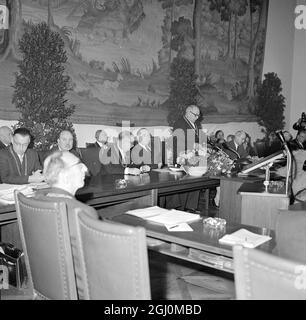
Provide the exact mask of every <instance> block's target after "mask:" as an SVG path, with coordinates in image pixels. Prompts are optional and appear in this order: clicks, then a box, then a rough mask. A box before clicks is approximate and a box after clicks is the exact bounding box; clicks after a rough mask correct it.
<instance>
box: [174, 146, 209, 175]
mask: <svg viewBox="0 0 306 320" xmlns="http://www.w3.org/2000/svg"><path fill="white" fill-rule="evenodd" d="M176 162H177V163H178V164H180V165H181V166H182V167H183V168H184V170H185V172H186V173H187V174H189V175H191V176H202V175H203V174H205V173H206V172H207V150H206V149H205V148H204V147H202V146H200V145H199V144H195V146H194V148H193V149H192V150H187V151H185V152H181V153H180V154H179V156H178V157H177V161H176Z"/></svg>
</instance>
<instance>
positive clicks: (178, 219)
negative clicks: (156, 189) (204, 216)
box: [127, 206, 200, 231]
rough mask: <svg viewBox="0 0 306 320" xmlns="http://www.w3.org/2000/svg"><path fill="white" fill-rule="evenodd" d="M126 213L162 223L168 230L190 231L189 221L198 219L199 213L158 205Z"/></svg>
mask: <svg viewBox="0 0 306 320" xmlns="http://www.w3.org/2000/svg"><path fill="white" fill-rule="evenodd" d="M127 214H130V215H133V216H136V217H139V218H142V219H145V220H147V221H151V222H155V223H159V224H163V225H165V226H166V227H167V229H168V230H169V231H192V230H193V229H192V228H191V227H190V226H189V225H188V223H189V222H192V221H196V220H198V219H200V215H198V214H193V213H188V212H185V211H179V210H174V209H172V210H167V209H163V208H160V207H158V206H155V207H149V208H144V209H136V210H130V211H127Z"/></svg>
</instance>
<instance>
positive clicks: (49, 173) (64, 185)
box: [35, 151, 98, 299]
mask: <svg viewBox="0 0 306 320" xmlns="http://www.w3.org/2000/svg"><path fill="white" fill-rule="evenodd" d="M86 172H87V167H86V166H85V165H84V163H82V162H81V161H80V159H79V158H78V157H76V156H75V155H73V154H72V153H71V152H68V151H55V152H54V153H52V154H51V155H49V156H48V157H47V158H46V160H45V162H44V176H45V179H46V182H47V183H48V184H49V185H50V188H48V189H42V190H39V191H37V193H36V195H35V198H36V199H38V200H43V201H49V202H58V201H62V202H64V203H65V204H66V206H67V212H68V215H67V220H68V225H69V234H70V240H71V248H72V256H73V262H74V270H75V274H76V283H77V287H78V295H79V299H84V297H83V293H84V280H83V279H82V276H83V273H82V267H81V259H80V255H81V253H80V252H78V249H77V245H76V244H75V239H76V237H77V236H76V234H77V232H78V228H77V225H76V219H75V213H76V209H81V210H82V211H83V212H85V213H86V214H87V215H88V216H90V217H92V218H94V219H98V214H97V212H96V210H95V209H94V208H93V207H90V206H88V205H86V204H84V203H82V202H80V201H78V200H76V199H75V197H74V195H75V193H76V191H77V190H78V189H79V188H82V187H83V186H84V178H85V174H86Z"/></svg>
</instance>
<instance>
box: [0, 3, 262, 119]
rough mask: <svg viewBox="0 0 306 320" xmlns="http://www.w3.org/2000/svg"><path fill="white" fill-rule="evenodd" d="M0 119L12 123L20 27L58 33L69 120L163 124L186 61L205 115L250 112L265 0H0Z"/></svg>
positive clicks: (259, 70) (258, 71)
mask: <svg viewBox="0 0 306 320" xmlns="http://www.w3.org/2000/svg"><path fill="white" fill-rule="evenodd" d="M3 3H5V4H6V5H7V6H8V7H9V8H10V13H11V17H10V18H11V19H10V29H9V30H8V31H3V30H0V74H1V77H0V118H1V119H16V118H18V115H17V114H16V110H15V108H14V106H13V105H12V102H11V99H12V93H13V88H12V85H13V84H14V81H15V77H14V72H15V71H17V63H18V60H19V59H20V58H21V57H20V54H19V52H18V39H19V38H20V36H21V34H22V30H23V28H24V25H25V24H26V23H28V22H29V21H30V20H31V21H32V22H34V23H37V22H40V21H46V22H48V24H49V26H50V27H51V28H52V29H53V30H56V31H58V32H60V34H61V35H62V37H63V39H64V42H65V46H66V51H67V54H68V57H69V58H68V63H67V73H68V74H69V75H70V77H71V87H72V91H71V92H70V93H69V95H68V99H69V103H71V104H74V105H75V106H76V111H75V114H74V116H73V121H74V122H83V123H101V124H112V125H114V124H116V123H120V122H121V120H130V121H131V122H132V123H134V124H135V125H166V124H167V114H168V108H169V103H167V102H168V98H169V95H170V81H171V78H170V65H171V63H172V62H173V59H175V58H176V57H181V58H185V59H187V60H189V61H194V66H195V72H196V74H198V75H199V76H198V78H197V81H196V88H197V99H198V105H199V106H200V107H201V109H202V111H203V113H204V115H217V116H218V118H226V117H227V116H229V115H231V116H234V117H235V118H236V119H237V118H239V117H240V116H241V115H250V114H252V103H250V101H252V98H253V97H254V95H255V92H256V84H257V82H258V80H259V79H261V73H262V65H263V57H264V43H265V31H266V23H267V8H268V3H267V0H49V1H48V0H36V1H35V0H0V4H3Z"/></svg>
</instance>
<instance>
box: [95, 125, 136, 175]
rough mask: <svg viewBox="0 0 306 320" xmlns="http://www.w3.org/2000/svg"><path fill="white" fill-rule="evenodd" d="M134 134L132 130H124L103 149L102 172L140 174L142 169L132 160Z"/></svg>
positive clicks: (101, 155) (100, 156)
mask: <svg viewBox="0 0 306 320" xmlns="http://www.w3.org/2000/svg"><path fill="white" fill-rule="evenodd" d="M132 144H133V136H132V134H131V132H130V131H127V130H126V131H122V132H120V133H119V135H118V139H116V141H115V142H114V143H112V144H110V145H109V146H108V148H107V149H101V150H100V154H99V159H100V162H101V164H102V166H101V171H100V173H101V174H132V175H139V174H140V169H139V168H137V166H135V165H134V164H133V163H132V161H131V148H132Z"/></svg>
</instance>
